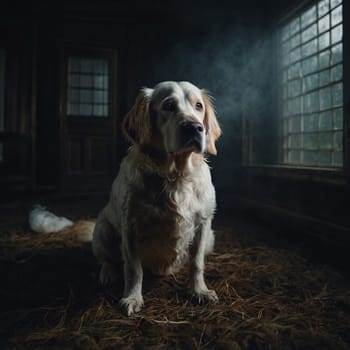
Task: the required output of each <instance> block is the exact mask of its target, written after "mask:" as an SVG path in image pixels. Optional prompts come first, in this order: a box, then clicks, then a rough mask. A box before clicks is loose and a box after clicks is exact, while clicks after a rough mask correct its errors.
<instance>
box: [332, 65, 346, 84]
mask: <svg viewBox="0 0 350 350" xmlns="http://www.w3.org/2000/svg"><path fill="white" fill-rule="evenodd" d="M331 77H332V81H333V82H335V81H338V80H342V79H343V65H342V64H339V65H337V66H335V67H333V68H332V69H331Z"/></svg>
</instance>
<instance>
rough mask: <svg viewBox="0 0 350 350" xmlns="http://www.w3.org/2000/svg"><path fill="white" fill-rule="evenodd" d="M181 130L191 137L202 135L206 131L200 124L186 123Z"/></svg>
mask: <svg viewBox="0 0 350 350" xmlns="http://www.w3.org/2000/svg"><path fill="white" fill-rule="evenodd" d="M181 128H182V130H183V132H184V133H186V134H187V135H191V136H195V135H198V134H201V133H202V132H203V131H204V128H203V125H202V124H201V123H198V122H185V123H183V124H182V125H181Z"/></svg>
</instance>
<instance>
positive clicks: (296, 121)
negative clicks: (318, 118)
mask: <svg viewBox="0 0 350 350" xmlns="http://www.w3.org/2000/svg"><path fill="white" fill-rule="evenodd" d="M290 131H291V132H300V131H301V118H300V117H293V118H291V119H290Z"/></svg>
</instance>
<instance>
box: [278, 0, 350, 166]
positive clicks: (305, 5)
mask: <svg viewBox="0 0 350 350" xmlns="http://www.w3.org/2000/svg"><path fill="white" fill-rule="evenodd" d="M319 1H320V0H312V1H304V2H301V3H299V4H297V5H296V6H295V7H294V8H293V9H292V10H289V11H288V12H287V14H285V15H284V16H283V17H281V18H280V20H279V21H278V22H277V25H276V26H275V34H274V41H275V52H276V55H275V56H276V58H275V59H276V62H275V63H276V64H275V67H276V68H275V76H276V84H277V85H278V86H280V84H281V75H280V74H281V71H280V61H279V59H280V56H279V52H280V50H281V48H280V35H281V34H280V30H281V28H282V27H283V26H284V25H285V24H287V23H288V22H291V21H293V20H294V19H295V18H297V17H299V16H301V15H302V14H303V13H306V12H307V11H308V10H310V9H311V8H312V7H313V6H314V5H316V6H317V4H318V2H319ZM344 2H345V1H344V0H343V1H342V4H341V6H342V7H343V16H342V27H343V33H344V30H345V29H344V18H345V16H344V12H345V9H344ZM337 6H338V5H337ZM337 6H336V7H337ZM329 14H330V13H329ZM315 23H316V24H317V23H318V19H317V20H316V22H315ZM330 29H331V28H330ZM318 37H319V34H318V35H317V36H316V38H318ZM341 43H342V46H343V59H342V62H341V65H342V68H343V79H342V80H341V82H342V88H343V104H342V109H343V128H342V135H343V137H342V139H343V145H342V146H343V147H342V153H343V157H342V165H334V164H332V163H329V164H327V163H325V164H320V163H319V164H303V163H302V162H301V161H299V164H298V162H296V163H295V164H293V163H292V162H289V161H288V160H285V158H284V154H283V153H284V147H283V142H284V140H285V135H284V133H283V127H284V126H283V122H284V119H283V118H282V116H281V111H282V109H283V108H284V102H283V101H282V94H281V92H279V93H277V96H276V99H277V101H278V103H277V112H276V119H277V121H276V122H277V130H278V132H277V133H278V135H277V138H278V142H277V144H278V158H277V164H278V165H281V166H287V167H295V168H310V169H313V168H315V169H324V170H327V169H330V170H334V169H338V170H342V169H343V168H344V167H345V166H346V163H345V162H346V159H347V156H346V155H345V153H346V152H345V138H346V137H345V122H344V120H345V118H346V116H345V100H346V98H345V91H344V90H345V83H344V80H345V79H344V76H345V70H344V63H345V62H344V60H345V58H344V51H345V48H344V47H345V39H344V34H343V40H342V41H341ZM336 45H338V44H336ZM300 47H302V43H301V44H300ZM331 47H333V46H332V45H331V46H330V48H331ZM319 52H320V51H319V50H317V51H316V54H315V56H312V57H317V56H318V55H319ZM300 62H303V60H302V59H301V61H300ZM288 66H289V65H288ZM336 66H337V65H336ZM331 67H333V66H329V68H327V70H328V69H331ZM321 71H323V70H322V69H321V70H320V69H317V71H316V72H315V73H316V74H320V72H321ZM334 84H335V83H331V82H330V83H329V84H328V85H327V86H326V87H328V86H330V87H332V86H333V85H334ZM322 89H324V87H317V89H316V90H315V91H316V92H319V91H321V90H322ZM278 90H279V89H278ZM311 91H314V90H311ZM305 95H306V94H305V93H303V94H301V95H300V97H301V98H303V97H304V96H305ZM288 101H290V99H289V100H288ZM335 109H336V107H333V106H332V108H331V109H330V111H332V113H333V111H334V110H335ZM317 112H318V113H320V111H317ZM303 117H304V118H305V117H307V115H303ZM286 118H288V120H289V119H290V118H293V117H290V116H289V117H286ZM335 132H336V130H332V134H334V133H335ZM315 133H316V134H318V135H320V134H322V133H324V132H323V131H322V130H319V129H318V130H316V131H314V134H315ZM296 135H300V136H302V135H303V133H302V132H300V133H298V134H296ZM310 135H311V134H310ZM298 149H300V152H303V151H305V149H303V148H302V147H301V148H298ZM318 152H320V150H318ZM331 152H335V150H334V148H333V147H332V148H331Z"/></svg>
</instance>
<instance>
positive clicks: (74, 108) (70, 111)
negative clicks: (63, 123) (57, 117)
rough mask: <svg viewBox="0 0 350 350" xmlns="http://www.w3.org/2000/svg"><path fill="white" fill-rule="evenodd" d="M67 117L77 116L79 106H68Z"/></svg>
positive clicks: (71, 104)
mask: <svg viewBox="0 0 350 350" xmlns="http://www.w3.org/2000/svg"><path fill="white" fill-rule="evenodd" d="M68 115H79V105H78V104H76V103H74V104H73V103H69V104H68Z"/></svg>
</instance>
